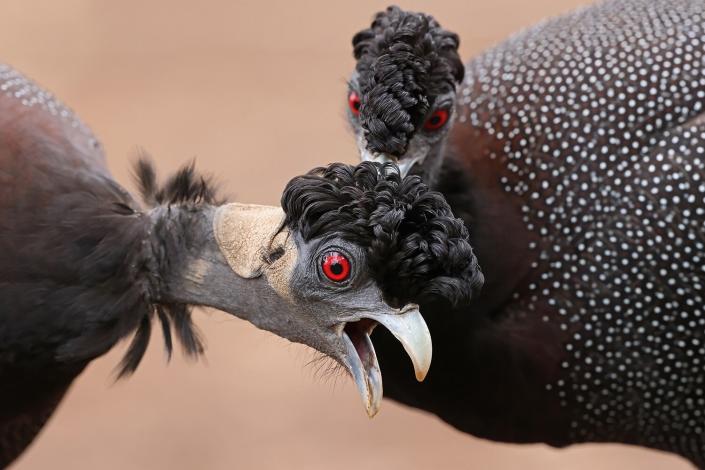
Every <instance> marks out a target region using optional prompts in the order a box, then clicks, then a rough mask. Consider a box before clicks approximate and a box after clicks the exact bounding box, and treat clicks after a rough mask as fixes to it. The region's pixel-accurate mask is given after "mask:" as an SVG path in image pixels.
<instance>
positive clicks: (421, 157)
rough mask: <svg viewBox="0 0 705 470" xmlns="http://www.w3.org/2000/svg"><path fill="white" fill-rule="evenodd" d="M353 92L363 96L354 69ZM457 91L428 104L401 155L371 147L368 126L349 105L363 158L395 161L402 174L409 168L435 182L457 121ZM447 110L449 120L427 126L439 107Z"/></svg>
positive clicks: (365, 159)
mask: <svg viewBox="0 0 705 470" xmlns="http://www.w3.org/2000/svg"><path fill="white" fill-rule="evenodd" d="M351 92H355V93H356V94H357V95H358V96H362V94H361V93H360V89H359V87H358V82H357V72H353V75H352V77H351V78H350V82H349V89H348V96H349V95H350V93H351ZM455 101H456V93H455V91H452V92H449V93H446V94H443V95H439V96H437V97H436V98H435V100H434V102H433V106H431V107H430V108H429V111H428V113H426V116H425V118H424V120H423V122H422V123H421V124H420V125H419V126H418V127H417V128H416V130H415V131H414V133H413V136H412V137H411V139H410V141H409V145H408V147H407V149H406V152H404V153H403V154H401V155H392V154H388V153H379V152H375V151H372V150H370V149H369V148H368V146H367V139H366V138H365V128H364V126H363V123H362V122H361V120H360V118H359V116H358V115H356V114H355V113H354V112H353V110H352V109H351V108H350V107H349V106H348V109H347V117H348V122H349V123H350V126H351V128H352V131H353V132H354V134H355V142H356V144H357V149H358V152H359V153H360V159H361V160H362V161H372V162H379V163H385V162H393V163H396V164H397V166H398V167H399V171H400V172H401V175H402V177H404V176H406V175H407V174H409V173H410V172H412V170H413V172H414V173H416V174H420V175H422V176H423V179H424V181H425V182H427V183H429V184H431V185H432V183H433V182H435V180H436V177H437V175H438V171H439V170H440V168H441V163H442V162H443V153H444V150H445V145H446V137H447V136H448V132H449V130H450V129H451V127H452V126H453V123H454V122H455V117H456V116H455V115H456V112H455ZM440 109H445V110H448V113H449V118H448V121H447V122H446V123H445V125H443V126H442V127H441V128H439V129H435V130H426V129H424V125H423V124H424V123H425V122H426V121H427V120H428V119H429V118H430V117H431V116H432V115H433V113H434V112H435V111H437V110H440Z"/></svg>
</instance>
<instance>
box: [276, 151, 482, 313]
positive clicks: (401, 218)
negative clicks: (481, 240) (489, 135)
mask: <svg viewBox="0 0 705 470" xmlns="http://www.w3.org/2000/svg"><path fill="white" fill-rule="evenodd" d="M282 207H283V209H284V212H285V213H286V224H287V226H288V227H289V228H290V229H293V230H297V231H298V232H299V233H300V234H301V236H302V237H303V238H304V239H305V240H310V239H312V238H315V237H320V236H324V235H326V234H330V233H335V234H336V235H338V236H340V237H342V238H344V239H346V240H348V241H350V242H353V243H356V244H358V245H359V246H361V247H362V248H363V249H365V250H366V251H367V259H368V268H369V270H370V273H371V275H372V277H373V278H374V279H375V280H376V281H377V283H378V284H379V286H380V288H381V290H382V293H383V295H384V297H385V300H386V301H387V302H389V303H390V304H392V305H402V304H405V303H408V302H416V303H425V302H431V301H437V300H445V301H447V302H450V303H451V304H453V305H457V304H460V303H464V302H467V301H469V300H470V299H471V298H472V296H473V294H474V293H475V292H477V291H478V290H479V289H480V287H481V286H482V283H483V282H484V278H483V276H482V273H481V271H480V268H479V266H478V264H477V259H476V258H475V255H474V253H473V251H472V247H471V246H470V242H469V241H468V239H469V236H468V232H467V229H466V228H465V225H464V224H463V223H462V221H461V220H460V219H457V218H455V216H454V215H453V213H452V211H451V209H450V207H449V206H448V204H447V203H446V201H445V199H444V198H443V196H442V195H441V194H440V193H437V192H433V191H429V189H428V188H427V187H426V185H425V184H424V183H422V182H421V179H420V178H419V177H417V176H407V177H406V178H403V179H402V178H401V176H400V175H399V170H398V168H397V167H396V166H395V165H393V164H384V165H382V164H379V163H372V162H363V163H361V164H360V165H358V166H351V165H345V164H342V163H335V164H332V165H330V166H328V167H326V168H316V169H314V170H312V171H311V172H309V173H308V174H307V175H304V176H299V177H297V178H294V179H292V180H291V181H290V182H289V184H288V185H287V187H286V189H285V190H284V194H283V196H282Z"/></svg>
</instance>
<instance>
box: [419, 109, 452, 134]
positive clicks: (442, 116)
mask: <svg viewBox="0 0 705 470" xmlns="http://www.w3.org/2000/svg"><path fill="white" fill-rule="evenodd" d="M448 116H449V115H448V110H447V109H438V110H436V111H434V112H433V114H431V117H429V118H428V119H427V120H426V122H425V123H424V125H423V127H424V129H426V130H428V131H435V130H437V129H440V128H441V127H443V125H444V124H445V123H446V122H448Z"/></svg>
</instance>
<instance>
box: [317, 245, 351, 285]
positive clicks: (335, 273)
mask: <svg viewBox="0 0 705 470" xmlns="http://www.w3.org/2000/svg"><path fill="white" fill-rule="evenodd" d="M321 265H322V266H323V274H325V275H326V277H327V278H328V279H330V280H331V281H334V282H342V281H344V280H346V279H347V278H348V277H350V261H348V259H347V258H346V257H345V255H343V254H342V253H339V252H337V251H329V252H328V253H326V254H325V255H324V256H323V261H322V263H321Z"/></svg>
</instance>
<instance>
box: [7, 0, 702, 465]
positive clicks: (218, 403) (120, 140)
mask: <svg viewBox="0 0 705 470" xmlns="http://www.w3.org/2000/svg"><path fill="white" fill-rule="evenodd" d="M579 3H581V1H580V0H534V1H531V2H528V1H524V0H492V1H476V0H468V1H464V2H446V1H438V0H437V1H435V2H433V4H432V5H431V3H430V2H428V3H424V2H419V1H414V2H412V1H408V2H407V1H403V2H401V4H402V6H404V7H407V8H410V9H418V10H426V11H429V12H432V13H433V14H435V16H436V17H437V18H438V19H439V20H440V21H441V22H442V24H444V25H445V26H446V27H448V28H449V29H452V30H455V31H457V32H458V33H459V34H460V36H461V38H462V40H463V44H462V55H463V57H465V58H469V57H471V56H472V55H473V54H476V53H478V52H479V51H481V50H482V49H484V48H486V47H488V46H490V45H491V44H493V43H496V42H497V41H500V40H501V39H503V38H505V37H506V36H507V35H508V34H510V33H512V32H514V31H516V30H518V29H519V28H521V27H524V26H528V25H531V24H532V23H534V22H536V21H538V20H540V19H541V18H543V17H545V16H548V15H554V14H558V13H561V12H564V11H567V10H569V9H571V8H573V7H574V6H576V5H578V4H579ZM385 6H386V4H385V3H383V2H376V1H370V0H365V1H359V0H356V1H348V2H344V3H343V2H330V1H316V2H314V1H298V2H284V1H278V2H264V1H248V2H244V1H225V0H219V1H210V2H205V1H204V2H186V1H175V0H171V1H166V0H158V1H151V2H147V1H138V0H123V1H119V2H117V1H107V0H105V1H87V0H61V1H56V0H44V1H40V0H5V1H3V2H2V3H0V45H1V46H0V49H1V50H2V55H1V56H0V57H2V60H4V61H7V62H9V63H10V64H13V65H14V66H16V67H17V68H19V69H20V70H22V71H24V72H26V73H27V74H28V75H30V76H31V77H34V78H35V79H37V80H38V81H39V82H40V83H42V84H44V85H45V86H46V87H47V88H49V89H50V90H53V91H54V92H55V93H56V94H57V95H58V96H59V97H60V98H61V99H63V100H64V101H65V102H66V103H68V104H69V105H70V106H71V107H73V108H74V109H75V110H76V111H77V112H78V114H79V115H80V116H81V117H82V118H83V119H84V120H85V121H86V122H87V123H88V124H89V125H90V126H91V127H92V128H93V129H94V131H95V132H96V134H97V135H98V136H99V137H100V138H101V139H102V141H103V143H104V144H105V148H106V149H107V153H108V157H109V161H110V166H111V168H112V170H113V172H114V174H115V176H116V178H117V179H118V180H119V181H121V182H123V183H124V184H126V185H127V186H128V187H130V188H132V184H131V181H130V173H129V167H130V161H131V158H133V157H134V151H135V149H136V148H137V147H138V146H139V147H143V148H145V149H147V150H148V151H149V152H151V153H152V154H153V155H154V157H155V159H156V160H157V162H158V164H159V167H160V169H161V170H162V172H169V171H172V170H174V169H175V168H176V167H177V166H178V165H180V164H182V163H184V162H187V161H189V160H190V159H192V158H194V157H195V158H197V161H198V165H199V167H200V168H201V169H203V170H205V171H208V172H211V173H213V174H215V175H217V177H218V179H219V180H220V181H221V182H222V186H223V188H224V190H225V191H226V192H227V193H229V194H230V195H232V196H233V197H235V198H237V200H239V201H244V202H259V203H270V204H273V203H277V201H278V199H279V195H280V194H281V190H282V188H283V186H284V184H285V183H286V181H287V180H288V179H289V178H290V177H291V176H293V175H296V174H300V173H302V172H304V171H306V170H308V169H310V168H312V167H313V166H316V165H319V164H325V163H329V162H332V161H348V162H353V161H355V158H356V157H355V150H354V147H353V143H352V139H351V137H350V135H349V133H348V131H347V128H346V125H345V120H344V106H345V90H346V87H345V78H346V75H347V73H348V72H349V70H351V67H352V65H353V61H352V58H351V48H350V38H351V37H352V34H353V33H354V32H355V31H357V30H358V29H360V28H361V27H363V26H365V25H367V24H368V22H369V18H370V17H371V15H372V14H373V13H374V12H375V11H377V10H379V9H382V8H383V7H385ZM196 320H197V322H198V324H199V325H200V327H201V328H202V330H203V332H204V333H205V336H206V337H207V338H208V345H209V347H208V352H207V357H206V360H204V361H201V362H199V363H188V362H187V361H184V360H183V359H182V358H181V357H180V356H179V355H177V356H176V357H175V360H173V361H172V363H171V364H169V365H168V366H167V365H165V359H164V353H163V351H162V347H161V344H160V341H158V340H157V338H156V336H155V340H154V341H153V342H152V347H151V348H150V350H149V353H148V355H147V357H146V360H145V361H144V363H143V365H142V366H141V367H140V369H139V370H138V372H137V374H136V375H135V376H134V377H133V378H131V379H129V380H127V381H123V382H120V383H118V384H114V383H113V379H112V371H113V368H114V366H115V365H116V364H117V362H118V360H119V357H120V354H121V352H122V351H123V350H124V347H120V348H118V349H117V350H116V351H114V352H113V353H111V354H109V355H108V356H107V357H104V358H102V359H100V360H98V361H95V362H94V363H93V364H92V365H91V366H90V367H89V369H88V370H87V371H86V372H85V373H84V374H83V375H82V376H81V377H80V378H79V379H78V380H77V381H76V383H75V385H74V387H73V388H72V390H71V391H70V393H69V395H68V396H67V398H66V399H65V400H64V402H63V404H62V405H61V407H60V409H59V410H58V412H57V413H56V415H55V416H54V417H53V419H52V420H51V422H50V423H49V425H48V426H47V427H46V428H45V430H44V431H43V433H42V434H41V436H40V437H39V439H38V440H37V441H36V442H35V444H34V445H33V446H32V447H31V448H30V450H29V451H28V452H27V453H26V454H25V455H24V456H23V457H22V459H21V460H20V461H19V462H18V464H17V465H16V466H15V468H16V469H17V470H30V469H45V468H60V469H64V468H65V469H74V470H79V469H102V470H109V469H173V470H178V469H231V468H239V469H250V468H252V469H299V468H300V469H331V468H333V469H355V470H357V469H361V468H365V469H382V468H383V469H397V468H404V469H405V470H411V469H427V468H442V469H460V468H463V469H472V468H475V469H490V468H491V469H515V468H521V469H526V470H529V469H549V468H556V469H591V470H592V469H620V470H621V469H627V468H634V469H674V470H675V469H685V468H689V466H688V465H687V464H686V463H685V462H684V461H682V460H680V459H678V458H675V457H672V456H668V455H665V454H661V453H657V452H650V451H645V450H640V449H633V448H627V447H623V446H598V445H590V446H581V447H575V448H572V449H569V450H562V451H557V450H552V449H549V448H547V447H545V446H541V445H533V446H513V445H502V444H494V443H490V442H485V441H481V440H478V439H476V438H473V437H471V436H468V435H464V434H461V433H458V432H456V431H454V430H453V429H451V428H450V427H449V426H447V425H445V424H443V423H442V422H440V421H439V420H438V419H436V418H435V417H433V416H430V415H428V414H425V413H422V412H419V411H415V410H411V409H407V408H404V407H401V406H398V405H396V404H395V403H392V402H385V403H384V406H383V408H382V411H381V413H380V414H379V415H378V417H377V418H375V419H374V420H371V421H370V420H369V419H367V417H366V416H365V413H364V411H363V408H362V406H361V404H360V403H359V399H358V397H357V396H356V393H355V391H354V389H353V387H352V386H351V383H350V381H349V380H348V379H347V378H346V377H340V378H339V379H338V380H337V381H331V380H326V378H325V377H323V378H321V377H316V374H315V370H314V369H312V368H311V367H307V366H306V363H307V361H308V360H309V359H310V358H311V357H312V354H311V352H310V351H308V350H306V348H304V347H302V346H296V345H291V344H289V343H287V342H285V341H284V340H281V339H278V338H275V337H273V336H272V335H270V334H268V333H263V332H260V331H257V330H255V329H254V328H253V327H251V326H249V325H248V324H246V323H244V322H242V321H239V320H236V319H234V318H233V317H228V316H226V315H225V314H223V313H220V312H215V311H206V312H198V314H197V317H196Z"/></svg>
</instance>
